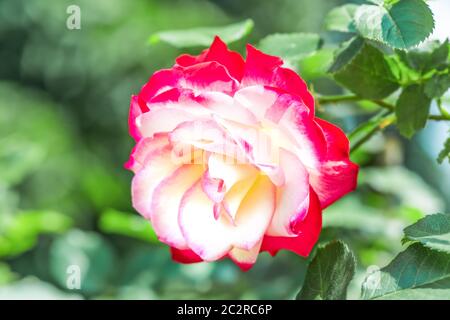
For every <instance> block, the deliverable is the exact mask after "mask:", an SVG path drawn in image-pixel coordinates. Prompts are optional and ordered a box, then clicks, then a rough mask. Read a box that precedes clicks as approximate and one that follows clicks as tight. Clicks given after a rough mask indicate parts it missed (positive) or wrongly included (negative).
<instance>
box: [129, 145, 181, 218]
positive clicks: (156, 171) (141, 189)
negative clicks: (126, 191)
mask: <svg viewBox="0 0 450 320" xmlns="http://www.w3.org/2000/svg"><path fill="white" fill-rule="evenodd" d="M170 155H171V152H170V148H169V147H168V146H167V147H165V148H164V149H163V150H159V149H157V150H155V151H153V152H151V153H149V154H148V155H147V156H146V159H145V162H144V165H143V168H142V170H139V172H138V173H137V174H136V175H135V176H134V178H133V182H132V185H131V189H132V201H133V207H134V208H135V209H136V211H137V212H139V213H140V214H141V215H142V216H144V217H145V218H147V219H150V218H151V217H150V216H151V200H152V195H153V190H154V189H155V187H156V186H157V185H158V183H159V182H160V181H161V180H162V179H164V178H165V177H166V176H167V175H170V174H171V173H172V172H173V171H174V170H176V168H177V165H176V164H174V163H173V162H172V161H170Z"/></svg>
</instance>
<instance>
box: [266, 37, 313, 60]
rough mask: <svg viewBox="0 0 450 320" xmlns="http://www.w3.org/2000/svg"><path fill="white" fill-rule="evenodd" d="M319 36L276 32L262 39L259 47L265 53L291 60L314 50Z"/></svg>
mask: <svg viewBox="0 0 450 320" xmlns="http://www.w3.org/2000/svg"><path fill="white" fill-rule="evenodd" d="M319 44H320V37H319V35H317V34H314V33H277V34H271V35H268V36H267V37H265V38H264V39H262V40H261V41H260V43H259V46H258V47H259V49H260V50H262V51H263V52H265V53H268V54H271V55H275V56H279V57H281V58H283V59H285V60H289V61H293V60H298V59H300V58H302V57H305V56H308V55H310V54H311V53H313V52H314V51H316V50H317V49H318V47H319Z"/></svg>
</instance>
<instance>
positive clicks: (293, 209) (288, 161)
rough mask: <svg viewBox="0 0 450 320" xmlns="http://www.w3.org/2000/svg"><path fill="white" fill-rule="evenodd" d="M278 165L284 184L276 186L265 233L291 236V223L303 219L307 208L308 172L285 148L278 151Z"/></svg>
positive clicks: (292, 232) (293, 233)
mask: <svg viewBox="0 0 450 320" xmlns="http://www.w3.org/2000/svg"><path fill="white" fill-rule="evenodd" d="M280 166H281V168H282V170H283V172H284V175H285V177H286V183H285V184H284V186H282V187H280V188H278V190H277V193H278V200H277V206H276V209H275V213H274V215H273V218H272V222H271V223H270V226H269V229H268V230H267V233H266V234H267V235H271V236H283V237H291V236H295V235H297V234H296V233H295V232H294V231H293V230H291V223H292V221H295V220H299V221H301V220H303V219H304V217H305V215H306V213H307V211H308V208H309V182H308V179H309V177H308V172H307V171H306V169H305V167H304V166H303V165H302V163H301V162H300V160H299V159H298V158H297V157H296V156H295V155H294V154H292V153H291V152H289V151H287V150H283V149H282V150H281V151H280Z"/></svg>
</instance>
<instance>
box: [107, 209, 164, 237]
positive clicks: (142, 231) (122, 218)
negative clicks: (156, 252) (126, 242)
mask: <svg viewBox="0 0 450 320" xmlns="http://www.w3.org/2000/svg"><path fill="white" fill-rule="evenodd" d="M99 227H100V229H101V230H102V231H103V232H106V233H113V234H120V235H124V236H127V237H132V238H136V239H139V240H144V241H148V242H155V243H157V242H159V241H158V238H157V236H156V234H155V231H153V228H152V227H151V224H150V222H149V221H147V220H145V219H144V218H142V217H141V216H139V215H137V214H132V213H125V212H120V211H117V210H113V209H110V210H107V211H105V212H104V213H103V214H102V215H101V217H100V221H99Z"/></svg>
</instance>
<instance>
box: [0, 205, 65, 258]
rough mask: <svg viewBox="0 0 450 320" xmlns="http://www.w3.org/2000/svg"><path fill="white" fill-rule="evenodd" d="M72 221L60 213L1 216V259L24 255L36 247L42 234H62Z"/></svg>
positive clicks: (40, 212)
mask: <svg viewBox="0 0 450 320" xmlns="http://www.w3.org/2000/svg"><path fill="white" fill-rule="evenodd" d="M71 226H72V220H71V219H70V218H69V217H67V216H65V215H63V214H61V213H58V212H52V211H28V212H20V213H16V214H12V215H2V216H0V257H11V256H16V255H18V254H22V253H24V252H26V251H28V250H30V249H31V248H33V246H35V244H36V241H37V240H38V236H39V235H41V234H55V233H56V234H60V233H63V232H64V231H66V230H68V229H69V228H70V227H71Z"/></svg>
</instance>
